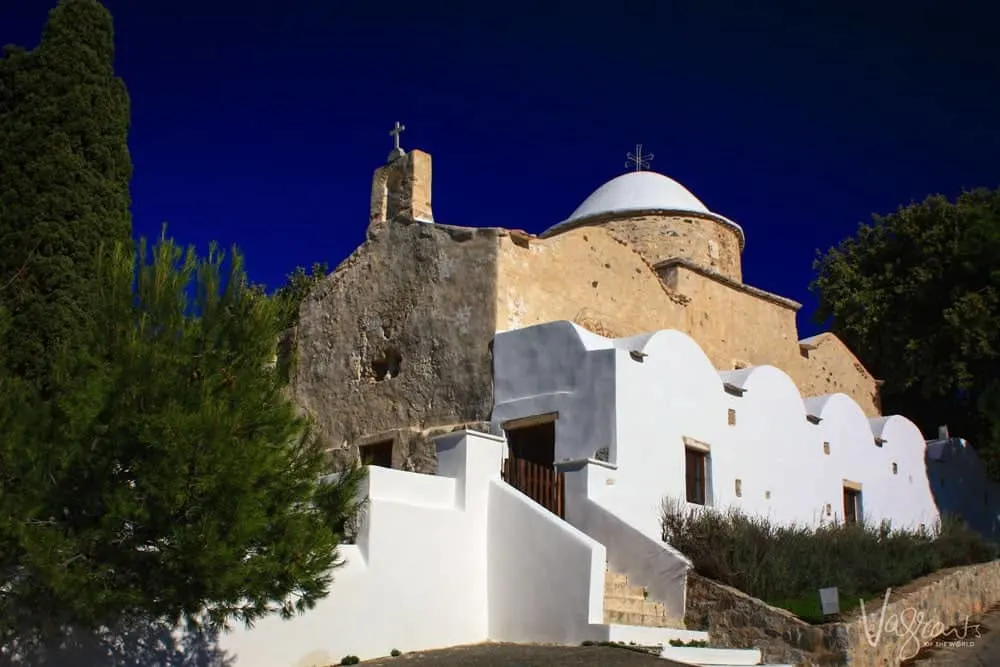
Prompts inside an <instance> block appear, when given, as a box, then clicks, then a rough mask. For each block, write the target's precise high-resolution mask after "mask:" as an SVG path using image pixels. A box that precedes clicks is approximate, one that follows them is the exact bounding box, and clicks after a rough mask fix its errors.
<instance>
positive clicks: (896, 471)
mask: <svg viewBox="0 0 1000 667" xmlns="http://www.w3.org/2000/svg"><path fill="white" fill-rule="evenodd" d="M892 474H893V475H898V474H899V465H898V464H897V463H896V462H895V461H893V462H892Z"/></svg>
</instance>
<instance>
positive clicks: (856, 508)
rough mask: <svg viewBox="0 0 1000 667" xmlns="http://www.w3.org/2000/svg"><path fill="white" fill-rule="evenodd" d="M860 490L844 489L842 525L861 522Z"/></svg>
mask: <svg viewBox="0 0 1000 667" xmlns="http://www.w3.org/2000/svg"><path fill="white" fill-rule="evenodd" d="M861 518H862V515H861V489H852V488H850V487H847V486H845V487H844V523H859V522H860V521H861Z"/></svg>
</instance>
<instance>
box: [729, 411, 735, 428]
mask: <svg viewBox="0 0 1000 667" xmlns="http://www.w3.org/2000/svg"><path fill="white" fill-rule="evenodd" d="M729 425H730V426H736V410H734V409H733V408H729Z"/></svg>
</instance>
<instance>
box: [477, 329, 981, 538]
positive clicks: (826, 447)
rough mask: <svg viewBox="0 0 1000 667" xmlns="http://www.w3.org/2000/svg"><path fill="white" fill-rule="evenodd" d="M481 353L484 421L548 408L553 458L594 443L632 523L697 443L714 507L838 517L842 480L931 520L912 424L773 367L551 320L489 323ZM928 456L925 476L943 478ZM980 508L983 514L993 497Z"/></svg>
mask: <svg viewBox="0 0 1000 667" xmlns="http://www.w3.org/2000/svg"><path fill="white" fill-rule="evenodd" d="M493 356H494V388H495V393H494V401H495V405H494V412H493V417H492V419H493V422H494V423H495V424H496V426H497V427H498V428H499V427H500V425H501V424H503V423H504V422H506V421H508V420H511V419H518V418H522V417H528V416H531V415H536V414H544V413H551V412H557V413H558V420H557V422H556V443H555V450H556V461H557V462H558V461H571V460H580V459H586V458H593V457H594V453H595V452H596V451H597V450H599V449H602V448H607V450H608V452H609V458H610V462H611V463H612V464H614V465H616V466H617V471H616V473H615V478H614V480H613V483H609V484H608V486H607V491H606V493H607V494H610V496H613V498H614V502H615V505H616V507H626V508H628V510H627V511H628V512H629V513H630V520H632V521H635V522H638V523H637V525H639V524H641V525H644V526H646V527H647V528H652V527H653V525H655V523H656V522H657V521H658V512H657V511H656V508H658V507H659V506H660V503H661V501H662V499H663V498H664V497H675V498H681V499H683V498H684V496H685V488H686V486H685V448H686V444H685V443H687V445H692V443H697V445H696V446H698V447H702V448H704V447H707V448H708V449H709V464H708V467H709V493H708V495H709V504H711V505H714V506H717V507H726V506H736V507H740V508H742V509H743V510H745V511H747V512H750V513H754V514H758V515H766V516H769V517H771V518H773V519H775V520H778V521H780V522H799V523H806V524H810V525H817V524H820V523H823V522H828V521H834V520H838V519H841V518H842V517H843V513H844V509H843V508H844V488H845V485H847V486H850V487H856V486H860V487H861V490H862V504H863V513H864V516H865V518H866V519H868V520H871V521H873V522H876V523H878V522H881V521H882V520H890V521H891V522H892V524H893V526H895V527H916V526H918V525H919V524H924V525H926V526H927V527H928V528H930V527H931V526H932V525H933V524H934V523H935V522H936V521H937V519H938V518H939V516H940V515H939V512H938V504H937V500H938V499H939V498H936V495H935V494H937V496H939V497H940V493H937V491H936V489H933V490H932V485H931V479H930V478H929V474H928V465H929V464H928V463H927V462H926V461H925V458H926V457H925V453H926V449H927V443H926V442H925V440H924V438H923V437H922V435H921V433H920V431H919V429H918V428H917V427H916V426H915V425H914V424H913V422H911V421H910V420H908V419H906V418H905V417H902V416H896V415H893V416H886V417H879V418H876V419H869V418H867V417H866V416H865V414H864V412H863V411H862V409H861V408H860V407H859V406H858V404H857V403H855V402H854V401H853V400H852V399H851V398H850V397H849V396H847V395H845V394H840V393H838V394H831V395H826V396H816V397H809V398H806V399H803V397H802V396H801V394H800V393H799V390H798V388H797V387H796V385H795V383H794V382H793V381H792V379H791V378H790V377H789V376H788V375H787V374H786V373H784V372H783V371H782V370H780V369H778V368H775V367H773V366H757V367H751V368H746V369H741V370H735V371H724V372H719V371H718V370H716V369H715V368H714V367H713V366H712V363H711V362H710V361H709V359H708V357H707V356H706V355H705V353H704V352H703V351H702V349H701V348H700V347H699V346H698V344H697V343H696V342H695V341H694V340H693V339H692V338H691V337H690V336H687V335H686V334H684V333H682V332H680V331H675V330H664V331H657V332H654V333H649V334H643V335H640V336H633V337H629V338H622V339H609V338H605V337H602V336H599V335H597V334H594V333H592V332H590V331H587V330H586V329H583V328H582V327H579V326H578V325H576V324H573V323H571V322H566V321H560V322H551V323H547V324H541V325H537V326H532V327H527V328H524V329H517V330H513V331H505V332H501V333H498V334H497V335H496V338H495V340H494V344H493ZM951 458H953V459H955V458H957V457H955V456H953V457H951ZM967 459H968V457H965V458H964V459H962V460H963V461H965V462H964V463H963V465H966V466H967V465H969V463H968V460H967ZM935 465H937V466H939V468H936V469H935V470H934V471H933V473H932V474H933V476H935V478H936V476H938V475H945V476H947V475H948V474H949V472H948V465H949V464H948V463H947V462H941V463H935ZM963 477H964V478H969V477H970V476H969V475H968V474H967V473H965V474H963ZM977 480H978V478H977ZM984 485H985V486H984ZM956 486H959V487H960V486H961V485H956ZM988 486H989V483H988V482H986V481H985V476H983V477H982V481H981V482H979V481H977V483H976V484H972V485H970V488H968V489H964V490H962V491H961V493H966V494H969V496H970V497H971V496H975V499H974V501H972V500H970V501H968V502H966V501H965V500H963V499H961V498H959V499H957V500H955V499H952V501H950V502H951V505H953V506H966V505H968V506H972V505H975V504H976V503H977V502H978V503H979V506H980V507H983V506H984V494H987V495H988V488H986V487H988ZM973 487H974V488H973ZM956 492H958V491H956ZM997 495H1000V494H997ZM963 503H964V505H963ZM985 506H986V507H987V509H986V510H984V511H985V513H986V514H987V515H988V516H995V514H996V503H995V501H989V502H987V503H985ZM987 523H988V521H987Z"/></svg>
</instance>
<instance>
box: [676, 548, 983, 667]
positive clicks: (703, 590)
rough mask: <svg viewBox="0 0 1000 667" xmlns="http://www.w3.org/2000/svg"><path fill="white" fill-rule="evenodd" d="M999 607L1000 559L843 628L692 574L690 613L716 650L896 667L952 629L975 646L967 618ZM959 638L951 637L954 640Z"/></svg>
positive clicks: (905, 595)
mask: <svg viewBox="0 0 1000 667" xmlns="http://www.w3.org/2000/svg"><path fill="white" fill-rule="evenodd" d="M997 603H1000V561H993V562H991V563H983V564H980V565H970V566H966V567H960V568H953V569H951V570H948V571H946V572H940V573H937V574H936V575H932V576H931V577H928V578H927V579H926V580H924V581H923V582H915V585H910V586H907V587H906V590H905V591H900V592H899V593H896V594H893V595H890V597H889V599H888V602H886V599H885V598H884V597H883V598H882V599H878V600H867V601H865V605H864V608H865V613H864V615H862V613H861V610H858V611H857V612H856V613H854V614H853V615H852V616H850V617H849V618H847V619H845V620H844V621H843V622H839V623H828V624H825V625H818V626H814V625H810V624H809V623H806V622H804V621H802V620H800V619H798V618H797V617H795V616H794V615H793V614H791V613H789V612H787V611H785V610H783V609H778V608H776V607H772V606H770V605H768V604H765V603H764V602H763V601H761V600H758V599H757V598H754V597H751V596H749V595H746V594H745V593H742V592H740V591H738V590H736V589H735V588H731V587H729V586H724V585H722V584H720V583H718V582H715V581H712V580H710V579H706V578H705V577H702V576H699V575H697V574H694V573H691V574H689V575H688V593H687V614H686V617H685V621H686V624H687V627H688V628H689V629H692V630H705V631H708V632H709V634H710V636H711V640H712V644H713V645H716V646H722V647H727V648H759V649H760V650H761V653H762V654H763V657H764V660H765V662H772V663H774V662H778V663H786V664H794V665H849V666H850V667H896V666H897V665H899V664H900V663H901V662H902V661H903V660H906V659H908V658H911V657H913V656H914V655H916V653H917V651H918V650H919V649H920V647H921V646H922V645H923V644H925V643H927V642H928V641H930V640H932V639H934V638H935V637H937V636H939V635H940V634H941V633H942V632H944V631H945V630H946V629H947V628H954V627H959V630H957V631H955V630H953V631H950V632H949V636H948V637H945V638H944V639H946V640H951V641H975V640H976V639H977V636H976V635H977V633H978V630H977V627H976V626H975V625H974V624H971V623H970V625H969V629H968V630H967V631H964V632H963V628H964V625H965V623H966V620H967V619H968V618H969V617H970V616H976V615H978V614H981V613H982V612H983V611H984V610H986V609H987V608H989V607H992V606H993V605H996V604H997ZM952 635H954V636H952Z"/></svg>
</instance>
